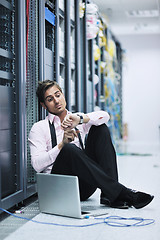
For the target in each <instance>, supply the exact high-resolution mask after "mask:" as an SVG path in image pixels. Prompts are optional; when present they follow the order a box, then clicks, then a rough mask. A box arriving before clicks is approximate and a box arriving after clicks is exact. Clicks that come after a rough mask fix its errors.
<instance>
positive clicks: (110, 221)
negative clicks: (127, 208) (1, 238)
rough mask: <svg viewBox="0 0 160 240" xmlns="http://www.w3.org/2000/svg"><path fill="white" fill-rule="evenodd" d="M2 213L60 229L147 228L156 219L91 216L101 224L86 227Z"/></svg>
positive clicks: (91, 224) (86, 225)
mask: <svg viewBox="0 0 160 240" xmlns="http://www.w3.org/2000/svg"><path fill="white" fill-rule="evenodd" d="M0 210H1V211H3V212H5V213H7V214H9V215H11V216H13V217H15V218H19V219H23V220H27V221H30V222H33V223H39V224H44V225H53V226H60V227H78V228H80V227H90V226H95V225H99V224H102V223H105V224H107V225H108V226H111V227H143V226H147V225H151V224H153V223H155V220H154V219H145V218H140V217H132V218H125V217H120V216H108V217H105V218H99V217H90V216H86V219H94V220H98V221H100V222H96V223H89V224H84V225H68V224H59V223H51V222H41V221H36V220H33V219H29V218H26V217H21V216H18V215H16V214H13V213H11V212H9V211H7V210H5V209H3V208H0ZM124 221H128V222H131V221H133V223H130V224H129V223H124Z"/></svg>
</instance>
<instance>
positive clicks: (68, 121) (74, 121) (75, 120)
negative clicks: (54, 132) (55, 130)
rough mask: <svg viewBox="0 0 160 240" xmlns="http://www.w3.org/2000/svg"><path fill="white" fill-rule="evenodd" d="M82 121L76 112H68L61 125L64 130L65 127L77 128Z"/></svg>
mask: <svg viewBox="0 0 160 240" xmlns="http://www.w3.org/2000/svg"><path fill="white" fill-rule="evenodd" d="M79 121H80V117H79V116H77V115H76V114H68V115H67V116H66V117H65V119H64V120H63V122H62V124H61V127H62V129H63V130H65V129H73V128H75V127H76V126H77V125H78V124H79Z"/></svg>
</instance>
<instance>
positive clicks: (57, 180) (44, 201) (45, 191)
mask: <svg viewBox="0 0 160 240" xmlns="http://www.w3.org/2000/svg"><path fill="white" fill-rule="evenodd" d="M37 187H38V189H37V190H38V200H39V208H40V211H41V212H43V213H50V214H55V215H62V216H67V217H74V218H84V217H85V216H86V215H90V212H81V203H80V195H79V183H78V177H77V176H68V175H67V176H66V175H58V174H45V173H37Z"/></svg>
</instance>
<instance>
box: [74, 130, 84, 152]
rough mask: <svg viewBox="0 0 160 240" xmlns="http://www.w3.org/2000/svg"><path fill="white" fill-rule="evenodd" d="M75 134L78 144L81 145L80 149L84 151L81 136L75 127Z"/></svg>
mask: <svg viewBox="0 0 160 240" xmlns="http://www.w3.org/2000/svg"><path fill="white" fill-rule="evenodd" d="M75 130H76V133H77V135H78V139H79V143H80V145H81V148H82V149H83V150H84V146H83V142H82V138H81V134H80V131H79V129H78V128H76V127H75Z"/></svg>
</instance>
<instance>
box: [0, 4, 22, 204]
mask: <svg viewBox="0 0 160 240" xmlns="http://www.w3.org/2000/svg"><path fill="white" fill-rule="evenodd" d="M20 8H21V9H23V3H21V2H16V1H13V0H12V1H10V2H8V1H5V0H3V1H1V3H0V19H1V21H0V25H1V27H0V31H1V33H0V122H1V125H0V206H1V207H2V208H9V207H11V206H13V205H14V204H16V203H17V202H19V201H21V200H23V199H24V185H23V175H22V172H23V168H24V155H23V150H24V149H23V147H22V146H20V141H21V139H22V134H21V132H22V131H21V130H22V124H21V119H22V118H23V116H22V114H21V104H20V98H21V91H19V87H20V78H21V77H22V76H23V70H20V69H19V68H18V64H19V62H20V59H21V57H22V48H21V44H22V38H21V37H22V35H23V31H22V32H21V35H19V34H18V33H19V29H20V28H21V23H22V22H20V19H21V13H20V11H19V9H20ZM18 44H19V46H20V49H19V51H17V48H16V46H17V45H18ZM21 60H22V59H21Z"/></svg>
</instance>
